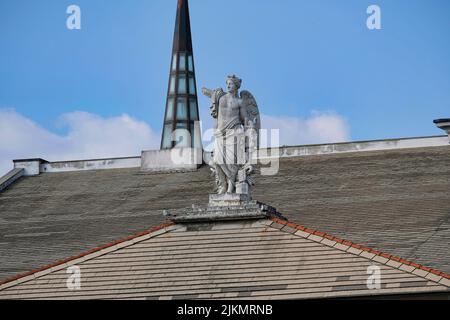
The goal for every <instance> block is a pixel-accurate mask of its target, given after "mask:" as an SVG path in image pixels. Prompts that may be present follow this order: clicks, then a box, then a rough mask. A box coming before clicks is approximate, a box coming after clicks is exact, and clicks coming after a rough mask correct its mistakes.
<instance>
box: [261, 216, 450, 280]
mask: <svg viewBox="0 0 450 320" xmlns="http://www.w3.org/2000/svg"><path fill="white" fill-rule="evenodd" d="M270 219H271V220H272V221H274V222H276V223H278V224H281V225H286V226H289V227H292V228H296V229H297V230H300V231H303V232H306V233H310V234H314V235H317V236H320V237H323V238H327V239H329V240H332V241H336V242H339V243H342V244H344V245H347V246H350V247H353V248H356V249H359V250H362V251H366V252H369V253H372V254H375V255H378V256H381V257H383V258H386V259H391V260H394V261H398V262H401V263H403V264H406V265H409V266H412V267H414V268H417V269H421V270H423V271H426V272H431V273H433V274H435V275H438V276H441V277H443V278H446V279H450V275H449V274H446V273H444V272H441V271H439V270H435V269H432V268H428V267H426V266H423V265H421V264H418V263H415V262H412V261H409V260H406V259H402V258H400V257H396V256H393V255H390V254H388V253H384V252H380V251H377V250H374V249H372V248H368V247H364V246H361V245H359V244H356V243H353V242H351V241H349V240H345V239H340V238H337V237H334V236H332V235H329V234H326V233H324V232H321V231H317V230H312V229H308V228H306V227H304V226H301V225H298V224H295V223H292V222H288V221H284V220H281V219H278V218H270Z"/></svg>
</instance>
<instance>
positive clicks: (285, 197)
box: [0, 146, 450, 280]
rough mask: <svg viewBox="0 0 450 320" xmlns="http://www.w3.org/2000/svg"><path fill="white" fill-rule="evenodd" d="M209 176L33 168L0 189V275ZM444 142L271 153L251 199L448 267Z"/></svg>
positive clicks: (80, 246)
mask: <svg viewBox="0 0 450 320" xmlns="http://www.w3.org/2000/svg"><path fill="white" fill-rule="evenodd" d="M213 184H214V181H213V179H212V178H211V177H210V175H209V169H208V168H207V167H203V168H200V169H199V170H198V171H195V172H184V173H170V174H143V173H140V172H139V169H137V168H136V169H135V168H131V169H111V170H100V171H79V172H64V173H42V174H40V175H38V176H34V177H22V178H20V179H19V180H18V181H16V182H15V183H14V184H13V185H11V186H10V187H9V188H8V189H6V190H5V191H3V192H1V193H0V256H1V257H2V259H1V260H2V261H1V263H0V280H1V279H5V278H7V277H10V276H13V275H15V274H17V273H22V272H25V271H28V270H30V269H32V268H34V267H35V266H36V265H44V264H49V263H51V262H53V261H57V260H60V259H64V258H65V257H68V256H72V255H75V254H77V253H79V252H82V251H86V250H88V249H89V248H92V247H94V246H96V245H98V244H99V243H108V242H110V241H113V240H115V239H117V238H121V237H124V236H126V235H129V234H133V233H136V232H138V231H139V230H142V226H146V225H158V224H161V223H163V222H164V217H163V215H162V211H163V210H164V209H171V208H172V209H177V208H183V207H189V206H191V205H192V204H195V203H197V204H201V203H207V201H208V193H210V192H211V190H212V188H213ZM449 190H450V146H445V147H429V148H416V149H404V150H391V151H374V152H361V153H348V154H332V155H318V156H308V157H291V158H281V159H280V171H279V173H278V174H277V175H276V176H258V177H257V178H256V186H255V189H254V198H255V199H257V200H260V201H262V202H265V203H267V204H269V205H272V206H274V207H276V208H277V209H278V210H279V211H280V212H282V213H283V214H284V216H285V217H287V218H288V219H289V220H290V221H297V222H301V223H302V224H305V225H308V226H310V227H311V228H313V229H317V230H321V231H323V232H326V233H330V234H334V235H336V236H339V237H341V238H344V239H352V240H353V241H355V242H357V243H360V244H362V245H364V246H367V247H372V248H375V249H377V250H380V251H387V252H390V253H392V254H394V255H396V256H401V257H404V258H406V259H409V260H412V261H416V262H418V263H420V264H424V265H427V266H430V267H432V268H435V269H438V270H442V271H444V272H446V273H450V257H449V255H448V254H447V252H448V244H449V243H450V197H449V192H450V191H449Z"/></svg>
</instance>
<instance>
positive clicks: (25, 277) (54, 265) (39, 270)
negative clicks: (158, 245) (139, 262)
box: [0, 222, 175, 291]
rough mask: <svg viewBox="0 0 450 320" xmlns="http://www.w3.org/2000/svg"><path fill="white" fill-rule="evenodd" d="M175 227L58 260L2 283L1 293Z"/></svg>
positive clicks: (126, 238)
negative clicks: (59, 268) (69, 265)
mask: <svg viewBox="0 0 450 320" xmlns="http://www.w3.org/2000/svg"><path fill="white" fill-rule="evenodd" d="M174 225H175V224H174V223H172V222H166V223H163V224H161V225H159V226H156V227H153V228H150V229H147V230H145V231H141V232H137V233H135V234H132V235H130V236H127V237H124V238H120V239H118V240H114V241H111V242H109V243H106V244H104V245H100V246H98V247H95V248H93V249H90V250H88V251H85V252H82V253H80V254H77V255H74V256H70V257H68V258H65V259H62V260H58V261H56V262H54V263H51V264H48V265H44V266H41V267H39V268H37V269H33V270H31V271H28V272H24V273H21V274H17V275H15V276H12V277H10V278H7V279H5V280H3V281H0V291H1V290H3V289H6V288H8V287H11V286H14V285H16V284H19V283H23V282H26V281H29V280H32V279H34V278H37V277H41V276H43V275H45V274H47V273H46V271H48V273H50V272H52V271H56V270H54V269H55V268H57V267H61V266H64V267H65V265H66V264H67V263H70V262H73V261H75V260H78V259H83V260H88V259H91V258H94V257H96V256H100V255H102V254H103V251H105V250H106V249H110V248H113V247H115V246H118V245H120V246H119V247H117V248H116V249H115V250H117V249H120V248H123V247H127V246H128V245H132V244H134V243H136V242H138V241H133V240H136V239H138V238H141V237H144V236H157V235H160V234H162V233H164V232H160V233H158V234H155V233H156V232H158V231H166V232H168V231H171V229H167V228H168V227H171V226H174ZM139 241H141V240H139ZM127 242H130V243H129V244H128V243H127ZM111 251H114V250H108V251H107V252H111ZM107 252H105V253H107ZM90 255H93V256H92V257H91V256H90ZM88 256H89V257H88ZM80 262H81V261H80ZM37 273H41V274H39V275H38V276H36V277H34V275H35V274H37Z"/></svg>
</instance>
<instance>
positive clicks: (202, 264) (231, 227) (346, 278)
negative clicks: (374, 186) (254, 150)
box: [0, 218, 450, 300]
mask: <svg viewBox="0 0 450 320" xmlns="http://www.w3.org/2000/svg"><path fill="white" fill-rule="evenodd" d="M336 240H338V241H335V240H332V239H328V238H326V237H322V236H318V235H317V234H311V233H309V232H308V230H307V229H305V228H304V227H301V226H298V225H295V224H292V223H289V224H288V223H287V222H285V221H281V220H278V219H275V218H272V219H260V220H256V221H238V222H231V223H230V222H217V223H204V224H188V225H165V226H162V227H160V228H158V229H155V230H153V231H150V232H146V233H143V234H140V235H137V236H135V237H131V238H128V239H125V240H124V241H122V242H117V243H113V244H111V245H110V246H106V247H103V248H100V249H97V250H94V251H92V252H90V253H87V254H86V255H82V256H80V257H75V258H73V259H72V260H69V261H65V262H62V263H60V264H57V265H55V266H53V267H50V268H47V269H44V270H41V271H39V272H37V273H34V274H31V275H29V276H27V277H25V278H21V279H19V280H17V281H16V282H11V283H6V284H4V285H2V286H0V299H225V298H227V299H229V298H233V299H246V300H248V299H306V298H335V297H349V296H350V297H355V296H368V295H371V296H373V295H385V294H402V293H427V292H428V293H429V292H450V280H449V279H448V278H445V277H442V276H440V275H438V274H436V273H432V272H427V271H425V270H423V269H420V268H415V267H413V266H411V263H409V262H406V263H402V262H398V261H396V260H392V259H389V258H384V257H382V256H380V255H375V254H373V253H371V252H370V251H368V249H364V250H361V249H358V248H357V247H355V246H351V245H350V246H349V245H346V244H345V243H344V242H342V241H339V239H336ZM74 265H76V266H78V267H79V268H80V271H81V288H80V290H69V289H68V288H67V285H66V281H67V278H68V274H67V272H66V270H67V268H68V267H70V266H74ZM373 266H377V267H379V268H380V275H381V288H379V289H369V288H368V287H367V278H368V271H367V268H368V267H373ZM447 277H448V276H447Z"/></svg>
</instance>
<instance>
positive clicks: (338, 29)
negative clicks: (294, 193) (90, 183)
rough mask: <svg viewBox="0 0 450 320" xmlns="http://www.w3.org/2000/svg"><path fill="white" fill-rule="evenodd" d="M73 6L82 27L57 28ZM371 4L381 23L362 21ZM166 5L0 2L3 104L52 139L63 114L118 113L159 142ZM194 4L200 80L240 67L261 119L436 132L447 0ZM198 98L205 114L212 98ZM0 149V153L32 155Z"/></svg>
mask: <svg viewBox="0 0 450 320" xmlns="http://www.w3.org/2000/svg"><path fill="white" fill-rule="evenodd" d="M71 4H76V5H78V6H80V8H81V13H82V17H81V21H82V22H81V23H82V29H81V30H68V29H67V28H66V19H67V17H68V15H67V14H66V8H67V7H68V6H69V5H71ZM371 4H377V5H379V6H380V8H381V13H382V15H381V19H382V20H381V21H382V29H381V30H368V28H367V27H366V19H367V17H368V15H367V13H366V9H367V7H368V6H369V5H371ZM175 9H176V0H170V1H169V0H129V1H120V0H70V1H64V0H58V1H55V0H40V1H35V0H27V1H25V0H0V33H1V37H0V109H1V108H3V110H9V116H11V110H12V109H13V110H14V113H15V115H14V116H16V118H20V119H22V120H24V121H28V122H30V123H31V122H32V125H33V126H34V127H39V130H41V131H43V132H46V134H49V135H51V134H54V135H59V136H61V137H64V136H65V135H68V134H70V130H73V126H71V125H70V124H68V123H67V121H65V120H64V119H66V118H67V117H66V116H64V115H67V114H72V115H73V112H79V111H83V112H87V113H89V114H92V115H95V116H98V117H100V118H101V119H119V118H118V117H121V116H122V115H123V114H126V115H128V116H129V117H130V119H132V120H133V121H134V120H135V121H137V122H138V123H139V124H143V123H144V124H147V125H148V126H149V127H150V128H151V131H152V132H151V135H153V138H154V139H156V140H157V139H159V132H160V130H161V127H162V119H163V113H164V105H165V97H166V91H167V82H168V72H169V64H170V53H171V46H172V36H173V27H174V20H175ZM190 11H191V24H192V33H193V42H194V43H193V44H194V55H195V64H196V76H197V83H198V86H199V87H201V86H208V87H213V88H215V87H218V86H223V82H224V79H225V76H226V75H227V74H230V73H236V74H237V75H238V76H240V77H242V78H243V79H244V82H243V88H245V89H249V90H250V91H252V93H253V94H254V95H255V97H256V99H257V101H258V103H259V107H260V110H261V112H262V113H264V114H265V115H267V116H268V119H278V120H279V119H285V120H289V119H291V120H292V119H294V121H295V120H299V121H300V122H295V123H299V125H302V124H304V123H305V121H308V119H311V118H314V117H315V116H317V114H319V116H320V115H322V116H325V117H326V116H330V117H333V116H335V117H337V118H339V119H341V120H342V121H343V123H345V126H346V130H347V131H346V132H345V133H344V138H343V139H345V140H367V139H382V138H396V137H411V136H424V135H440V134H442V132H440V131H439V130H438V129H436V128H435V127H434V125H433V123H432V120H433V119H435V118H439V117H448V116H450V59H449V57H450V41H449V39H450V1H448V0H386V1H385V0H371V1H366V0H280V1H275V0H228V1H218V0H190ZM199 104H200V108H201V109H202V112H201V114H202V116H203V117H204V118H206V117H207V115H208V113H207V109H208V107H209V106H208V104H209V102H208V100H207V99H206V98H204V97H199ZM6 108H8V109H6ZM100 118H99V119H100ZM4 119H6V116H5V117H4ZM61 119H63V120H61ZM66 120H67V119H66ZM122 120H123V118H122ZM204 120H206V119H204ZM5 121H6V120H5ZM8 121H9V120H8ZM69 122H70V121H69ZM125 122H126V121H125ZM0 123H1V122H0ZM275 123H282V121H281V122H280V121H278V122H275ZM30 125H31V124H30ZM11 126H12V125H11ZM12 127H13V126H12ZM4 128H5V125H4ZM4 131H5V130H4ZM4 131H3V132H4ZM0 132H2V131H1V128H0ZM8 132H9V133H8V134H10V135H11V136H9V137H7V138H8V139H13V138H14V137H12V133H11V132H10V131H8ZM301 132H302V131H301V130H300V129H299V131H298V133H299V135H301ZM291 134H292V133H291ZM146 137H147V136H146ZM155 137H156V138H155ZM7 138H6V137H5V135H4V136H3V137H0V140H2V139H3V140H4V141H5V140H6V139H7ZM330 140H333V139H330ZM338 140H339V139H338ZM341 140H342V139H341ZM299 142H302V140H301V138H299ZM306 142H324V141H319V140H317V141H315V140H314V139H310V141H306ZM138 147H139V146H136V148H138ZM144 147H145V146H142V148H144ZM1 148H2V145H1V144H0V157H3V158H5V157H19V156H24V157H25V156H39V154H33V155H31V154H30V155H28V154H26V152H25V153H24V152H23V151H21V152H18V153H17V156H16V154H15V153H14V152H12V153H11V152H10V151H8V152H6V151H5V150H6V149H8V148H9V149H8V150H12V149H11V148H10V147H5V146H3V153H2V149H1ZM34 152H35V153H39V150H35V151H34ZM42 153H44V155H45V150H43V151H42ZM138 153H139V150H136V152H134V154H138ZM124 155H127V154H124ZM80 156H81V154H80Z"/></svg>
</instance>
